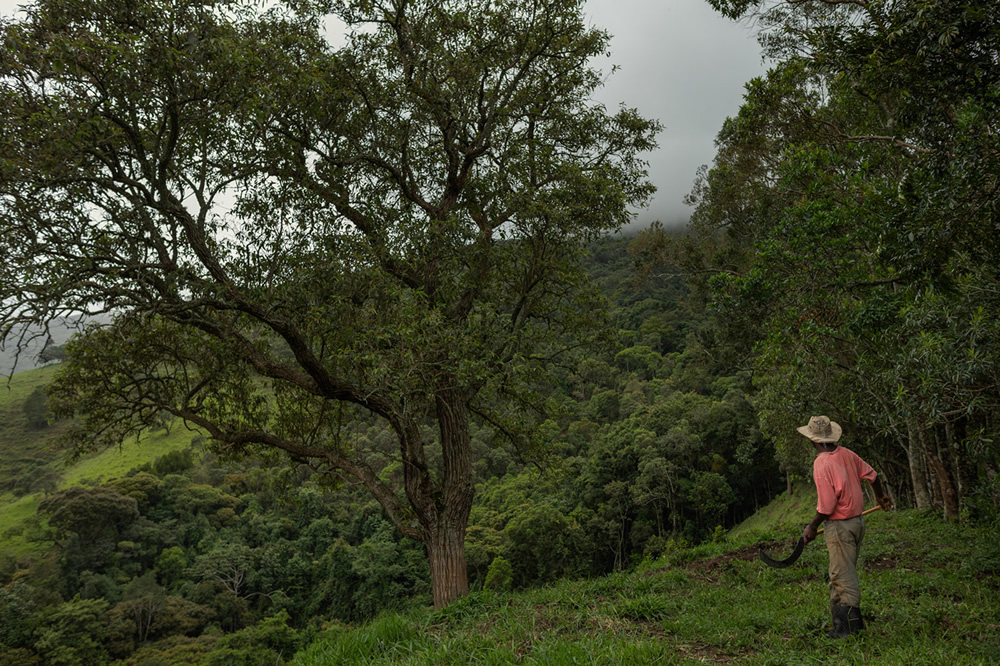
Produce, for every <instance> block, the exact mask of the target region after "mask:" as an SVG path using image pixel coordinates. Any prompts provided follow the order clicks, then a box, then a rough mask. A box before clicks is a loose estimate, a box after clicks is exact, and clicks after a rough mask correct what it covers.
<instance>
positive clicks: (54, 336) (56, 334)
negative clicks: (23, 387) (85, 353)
mask: <svg viewBox="0 0 1000 666" xmlns="http://www.w3.org/2000/svg"><path fill="white" fill-rule="evenodd" d="M78 322H79V320H77V319H57V320H55V321H53V322H52V323H51V324H50V325H49V330H48V335H46V333H45V331H44V330H43V329H41V328H36V327H31V328H29V329H27V331H24V330H23V329H22V330H21V331H18V332H14V333H12V334H11V335H9V336H7V338H5V339H4V341H3V344H2V345H0V377H6V376H8V375H11V374H14V373H17V372H25V371H27V370H34V369H35V368H40V367H42V366H43V365H45V364H44V363H42V361H41V360H39V358H38V355H39V354H41V352H42V350H43V349H44V348H45V344H46V342H48V340H49V339H51V340H52V344H54V345H62V344H65V343H66V341H67V340H69V339H70V337H72V335H73V334H74V333H76V332H77V331H78V330H79V328H80V325H79V323H78ZM19 340H20V341H22V342H21V344H20V345H19ZM19 346H20V347H21V350H20V353H18V347H19ZM12 371H13V372H12Z"/></svg>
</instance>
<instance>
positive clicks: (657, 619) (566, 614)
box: [293, 497, 1000, 666]
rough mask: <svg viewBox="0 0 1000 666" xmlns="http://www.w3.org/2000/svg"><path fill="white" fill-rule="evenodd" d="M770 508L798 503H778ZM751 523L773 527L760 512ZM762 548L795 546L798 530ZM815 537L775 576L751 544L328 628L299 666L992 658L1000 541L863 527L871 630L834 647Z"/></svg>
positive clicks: (888, 522) (899, 523) (924, 519)
mask: <svg viewBox="0 0 1000 666" xmlns="http://www.w3.org/2000/svg"><path fill="white" fill-rule="evenodd" d="M779 501H788V502H791V501H798V500H795V499H793V498H787V497H786V498H784V499H783V500H781V499H780V500H779ZM759 523H760V524H759V525H758V526H757V527H756V528H752V529H754V530H757V531H760V530H768V531H780V529H781V528H779V527H777V526H776V525H775V524H774V523H773V522H771V521H768V520H766V519H764V518H761V519H760V521H759ZM799 525H800V524H799V523H796V524H795V525H790V526H788V527H787V529H785V530H784V531H786V532H787V533H788V537H787V538H786V539H783V540H781V541H780V542H773V543H771V545H770V548H771V550H773V551H774V552H775V553H785V552H789V551H790V550H791V548H792V545H793V543H794V541H795V540H796V539H797V537H798V532H799V530H800V529H801V528H800V527H799ZM826 565H827V556H826V551H825V548H824V546H823V543H822V537H820V539H819V540H818V541H817V542H816V543H814V544H811V545H810V546H809V547H808V548H807V549H806V551H805V553H804V554H803V555H802V557H801V559H800V560H799V562H798V563H797V564H796V565H795V566H792V567H789V568H787V569H771V568H768V567H766V566H764V565H763V564H762V563H761V562H760V561H759V559H758V557H757V548H756V545H755V543H754V540H753V539H752V538H746V537H740V536H739V532H737V534H736V537H735V538H731V539H729V540H726V541H724V542H721V543H716V544H710V545H705V546H699V547H696V548H691V549H686V550H679V551H676V552H673V553H671V554H670V555H669V556H667V557H663V558H661V559H658V560H655V561H651V562H646V563H644V564H643V565H642V566H640V567H639V568H638V569H637V570H635V571H632V572H628V573H618V574H614V575H611V576H607V577H605V578H599V579H595V580H586V581H564V582H561V583H558V584H556V585H554V586H552V587H548V588H544V589H538V590H529V591H525V592H521V593H515V594H498V593H491V592H475V593H473V594H471V595H469V596H468V597H467V598H465V599H462V600H460V601H458V602H457V603H454V604H452V605H451V606H449V607H447V608H445V609H444V610H442V611H439V612H434V611H432V610H430V609H422V610H414V611H411V612H409V613H401V614H388V615H384V616H382V617H380V618H378V619H377V620H375V621H373V622H371V623H369V624H366V625H363V626H359V627H355V628H345V627H334V628H331V629H329V630H328V631H327V633H326V634H325V635H323V636H321V637H320V639H319V640H317V641H316V642H314V643H313V644H312V645H311V646H310V647H309V648H308V649H306V650H304V651H302V652H301V653H300V654H298V655H297V657H296V659H295V661H294V662H293V663H294V664H296V666H327V665H330V666H332V665H334V664H338V665H339V664H366V665H373V666H374V665H378V664H385V665H388V664H402V665H418V664H420V665H426V666H431V665H433V666H440V665H443V664H455V665H463V666H464V665H466V664H469V665H472V664H484V665H485V664H538V665H542V664H544V665H551V666H557V665H562V664H621V665H622V666H625V665H631V664H689V663H691V664H694V663H740V664H803V663H814V664H863V663H865V664H875V663H877V664H908V665H909V664H934V665H938V664H949V665H952V666H953V665H956V664H991V663H997V662H998V659H1000V602H998V599H1000V546H998V542H997V540H996V539H995V538H994V537H993V535H992V533H991V532H988V531H987V530H985V529H981V528H980V529H975V528H970V527H963V526H960V525H954V524H948V523H945V522H943V521H942V520H940V519H939V518H937V517H935V516H930V515H926V514H922V513H919V512H916V511H902V512H894V513H890V514H882V513H876V514H873V515H872V516H870V517H869V519H868V535H867V537H866V541H865V548H864V552H863V555H862V562H861V576H862V581H861V582H862V592H863V595H864V601H863V610H864V612H865V616H866V619H867V622H868V630H867V632H866V633H865V634H864V635H863V636H862V637H860V638H850V639H845V640H832V639H829V638H827V637H826V633H825V632H826V630H827V629H828V628H829V622H830V619H829V608H828V603H829V602H828V592H827V586H826V581H825V571H826Z"/></svg>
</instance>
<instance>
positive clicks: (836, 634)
mask: <svg viewBox="0 0 1000 666" xmlns="http://www.w3.org/2000/svg"><path fill="white" fill-rule="evenodd" d="M850 610H851V607H850V606H841V605H839V604H831V605H830V615H832V616H833V629H832V630H831V631H828V632H826V635H827V636H829V637H830V638H846V637H848V636H850V635H851V632H850V629H849V627H850V625H849V624H848V619H847V617H848V616H847V614H848V612H849V611H850Z"/></svg>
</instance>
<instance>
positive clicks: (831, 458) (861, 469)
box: [813, 446, 877, 520]
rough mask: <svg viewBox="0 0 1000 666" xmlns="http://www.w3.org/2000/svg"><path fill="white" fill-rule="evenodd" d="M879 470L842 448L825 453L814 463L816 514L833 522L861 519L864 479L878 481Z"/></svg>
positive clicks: (863, 502) (863, 503)
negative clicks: (877, 473)
mask: <svg viewBox="0 0 1000 666" xmlns="http://www.w3.org/2000/svg"><path fill="white" fill-rule="evenodd" d="M876 476H877V475H876V474H875V470H874V469H872V467H871V465H869V464H868V463H866V462H865V461H864V460H862V459H861V458H860V457H859V456H858V454H856V453H854V451H851V450H850V449H845V448H844V447H842V446H838V447H837V448H835V449H834V450H833V451H829V452H823V453H820V454H819V455H817V456H816V460H814V461H813V481H814V482H815V483H816V493H817V494H818V495H819V500H818V501H817V502H816V511H817V512H819V513H822V514H824V515H827V516H829V517H830V519H832V520H843V519H845V518H853V517H855V516H858V515H861V512H862V511H864V509H865V498H864V495H863V494H862V493H861V479H867V480H868V481H874V480H875V477H876Z"/></svg>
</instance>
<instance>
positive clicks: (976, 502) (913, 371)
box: [639, 0, 1000, 519]
mask: <svg viewBox="0 0 1000 666" xmlns="http://www.w3.org/2000/svg"><path fill="white" fill-rule="evenodd" d="M710 2H711V4H712V5H713V6H715V7H716V8H717V9H719V10H720V11H722V12H723V13H724V14H726V15H727V16H730V17H733V18H739V17H742V18H743V19H744V20H748V21H751V22H752V23H753V25H755V26H756V27H757V28H758V30H759V31H760V34H761V44H762V45H763V47H764V48H765V53H766V54H767V55H768V56H769V57H770V58H771V60H772V62H773V66H772V67H771V69H770V70H769V71H768V73H767V74H766V75H765V76H762V77H760V78H757V79H755V80H753V81H751V82H750V83H749V84H748V85H747V89H746V94H745V98H744V103H743V105H742V106H741V108H740V111H739V113H738V114H737V115H736V116H734V117H732V118H730V119H728V120H727V121H726V122H725V124H724V125H723V127H722V129H721V131H720V132H719V134H718V137H717V139H716V145H717V147H718V152H717V155H716V157H715V161H714V163H713V164H712V165H711V168H705V169H703V170H702V171H701V172H700V175H699V178H698V180H697V182H696V185H695V188H694V190H693V191H692V193H691V197H690V200H691V203H692V204H693V205H695V209H694V213H693V218H692V223H691V228H692V236H691V237H689V238H687V239H685V240H684V241H683V242H674V243H672V242H670V241H669V239H667V238H666V236H665V235H664V234H663V233H662V232H661V231H658V230H652V231H651V232H649V233H648V234H646V236H645V238H644V239H643V240H642V241H640V243H639V246H640V249H639V251H640V253H641V254H643V255H644V257H645V259H644V260H645V261H647V262H648V263H649V265H650V266H655V265H657V263H658V262H662V261H669V262H677V263H679V264H681V265H683V266H684V267H685V269H686V271H687V272H688V274H689V275H691V276H692V277H693V278H694V282H695V284H696V285H698V287H697V288H698V289H699V290H701V291H702V292H703V293H705V294H706V298H707V299H708V300H709V301H710V304H711V307H712V308H713V309H714V310H715V311H716V312H717V313H718V317H717V321H718V323H719V329H718V333H719V339H720V341H722V342H723V343H724V345H725V346H728V347H729V349H730V350H731V351H732V354H733V359H734V362H736V363H740V364H742V365H743V367H745V368H746V369H747V370H749V371H751V372H753V375H754V384H755V391H754V394H755V398H754V404H755V406H756V407H757V409H758V410H759V413H760V419H761V427H762V429H763V430H764V432H765V433H766V435H767V436H768V437H769V438H772V439H773V440H774V441H775V442H776V444H777V448H778V453H779V456H780V457H781V459H782V461H783V464H785V465H786V466H788V467H789V468H791V469H798V470H802V469H803V468H804V463H805V462H807V461H806V460H804V459H803V457H802V456H801V451H800V450H799V447H798V446H797V443H796V441H795V438H794V435H793V430H792V426H793V425H794V424H795V422H796V420H801V419H802V418H803V416H804V415H809V414H818V413H825V414H829V415H830V416H831V418H835V419H837V420H840V421H842V422H844V423H845V425H847V427H848V431H854V432H855V433H856V434H857V436H858V438H859V440H860V441H861V442H862V443H863V444H862V446H863V447H864V448H865V452H866V454H867V455H868V456H870V457H872V458H873V459H874V460H875V461H876V462H877V463H878V464H879V465H880V466H881V468H882V469H884V470H885V471H886V472H887V473H889V474H890V475H891V479H892V480H891V483H892V486H893V491H894V492H895V493H896V495H897V497H898V498H899V499H902V500H904V501H906V502H907V503H913V504H914V505H916V506H917V507H921V508H930V507H934V508H936V509H938V510H940V511H942V512H943V514H944V515H945V516H947V517H949V518H953V519H954V518H958V517H960V516H962V515H969V514H982V515H990V514H991V513H993V512H995V506H996V503H997V500H998V498H1000V485H998V480H997V471H998V469H1000V448H998V446H997V443H996V442H997V438H996V433H997V428H998V422H997V416H996V415H997V407H998V405H1000V384H998V382H997V378H998V377H1000V347H998V344H997V341H998V340H1000V336H998V333H1000V329H998V326H1000V317H998V316H997V314H998V313H1000V289H998V284H1000V283H998V278H1000V273H998V272H997V266H998V265H1000V263H998V259H1000V245H998V236H997V233H996V231H997V228H998V224H1000V197H998V187H1000V181H998V180H997V173H1000V171H998V167H1000V162H998V159H1000V141H998V127H997V122H996V119H997V117H998V111H1000V68H998V67H997V58H998V53H1000V9H998V7H997V5H996V3H990V2H968V1H964V0H961V1H960V0H946V1H943V2H939V1H936V0H935V1H930V0H905V1H902V2H899V1H895V0H893V1H882V0H875V1H872V2H835V1H833V0H811V1H807V2H798V1H796V2H776V3H764V2H755V1H752V0H710Z"/></svg>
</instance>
